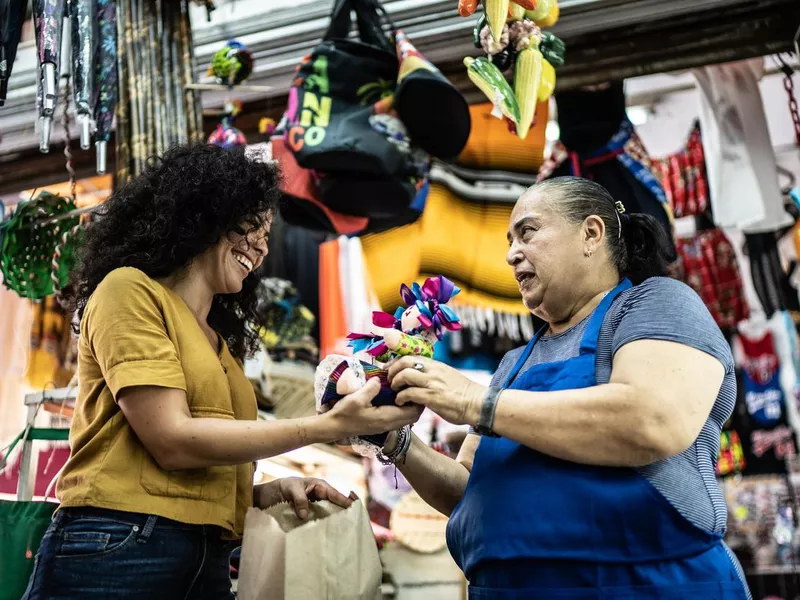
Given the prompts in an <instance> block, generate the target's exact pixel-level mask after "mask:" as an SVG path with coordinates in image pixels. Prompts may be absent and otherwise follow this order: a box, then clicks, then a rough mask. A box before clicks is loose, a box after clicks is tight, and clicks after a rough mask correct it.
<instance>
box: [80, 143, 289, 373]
mask: <svg viewBox="0 0 800 600" xmlns="http://www.w3.org/2000/svg"><path fill="white" fill-rule="evenodd" d="M279 178H280V175H279V173H278V170H277V167H276V166H274V164H273V163H270V164H265V163H264V162H257V161H254V160H251V159H250V158H248V157H247V156H246V155H245V151H244V149H242V148H238V149H234V150H223V149H222V148H218V147H216V146H210V145H205V144H197V145H192V146H178V147H175V148H172V149H170V150H169V151H167V152H166V153H165V154H164V155H163V156H161V157H155V158H152V159H150V160H149V161H148V163H147V165H146V167H145V169H144V171H143V172H142V174H141V175H139V176H137V177H135V178H133V179H132V180H131V181H129V182H128V183H126V184H125V185H124V186H122V187H121V188H120V189H119V190H118V191H117V192H115V193H114V194H113V195H112V196H111V198H109V200H108V201H107V202H106V203H105V204H104V205H103V207H102V208H101V209H100V210H99V211H98V213H97V218H96V220H95V221H94V222H93V223H92V224H91V225H89V226H88V227H87V228H86V230H85V235H84V242H83V244H82V245H81V249H80V252H79V259H78V266H77V268H76V269H75V271H74V272H73V273H72V277H71V281H70V285H69V286H68V289H67V290H65V292H66V293H65V300H66V301H67V302H68V304H69V305H70V307H71V308H72V309H73V310H76V311H77V313H78V318H79V319H82V318H83V313H84V310H85V308H86V303H87V301H88V300H89V297H90V296H91V295H92V293H93V292H94V291H95V289H96V288H97V286H98V285H99V284H100V282H101V281H102V280H103V278H104V277H105V276H106V275H108V274H109V273H110V272H111V271H113V270H114V269H117V268H119V267H135V268H137V269H139V270H140V271H143V272H144V273H146V274H147V275H148V276H150V277H153V278H158V277H166V276H169V275H171V274H173V273H174V272H175V271H177V270H179V269H181V268H184V267H186V266H188V265H189V264H190V263H191V262H192V260H194V259H195V258H196V257H197V256H199V255H200V254H202V253H203V252H205V251H206V250H208V249H209V248H210V247H212V246H213V245H215V244H216V243H217V242H219V241H220V239H222V237H223V236H225V235H229V234H231V233H233V232H236V233H239V234H242V233H245V232H244V231H243V230H242V226H243V225H246V226H249V227H252V228H254V229H258V228H260V227H262V226H263V225H264V221H265V219H267V218H271V216H272V215H274V214H275V213H276V210H277V206H278V201H279V198H280V191H279V185H278V184H279ZM257 287H258V279H257V277H256V275H255V274H254V273H251V274H250V275H249V276H248V277H247V278H246V279H245V280H244V285H243V288H242V291H241V292H239V293H238V294H229V295H218V296H216V297H215V298H214V302H213V304H212V307H211V312H210V313H209V316H208V324H209V325H210V326H211V327H212V328H213V329H214V330H216V331H217V332H218V333H219V334H220V335H221V336H222V338H223V339H224V340H225V341H226V342H227V344H228V347H229V349H230V351H231V354H232V355H233V356H235V357H237V358H239V359H241V360H243V359H244V358H245V357H247V356H248V355H251V354H252V353H253V352H255V350H256V349H257V346H258V334H257V331H256V328H254V327H253V324H256V325H260V323H259V318H258V315H257V313H256V304H257V297H256V288H257Z"/></svg>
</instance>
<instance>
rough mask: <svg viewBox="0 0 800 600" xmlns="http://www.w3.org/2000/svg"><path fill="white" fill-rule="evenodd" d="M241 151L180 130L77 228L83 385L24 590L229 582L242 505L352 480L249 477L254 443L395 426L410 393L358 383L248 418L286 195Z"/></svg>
mask: <svg viewBox="0 0 800 600" xmlns="http://www.w3.org/2000/svg"><path fill="white" fill-rule="evenodd" d="M277 178H278V174H277V172H276V169H275V167H274V166H273V165H271V164H264V163H263V162H257V161H254V160H251V159H250V158H248V157H247V156H246V154H245V152H244V151H242V150H234V151H224V150H221V149H219V148H216V147H213V146H193V147H181V148H176V149H173V150H171V151H169V152H168V153H166V154H165V155H164V156H163V157H161V158H160V159H154V160H152V161H151V162H150V164H148V166H147V168H146V169H145V171H144V172H143V173H142V174H141V175H140V176H138V177H136V178H135V179H133V180H132V181H130V182H129V183H127V184H126V185H124V186H123V187H122V188H121V189H120V190H119V191H117V192H116V193H115V194H114V195H113V196H112V197H111V198H110V199H109V200H108V202H107V203H106V204H105V205H104V206H103V208H102V210H101V211H100V213H99V216H98V218H97V220H96V221H95V222H94V223H92V224H91V225H90V226H89V227H87V229H86V238H85V244H84V246H83V249H82V255H81V261H80V264H79V267H78V269H77V270H76V272H75V274H74V277H73V280H72V282H71V288H70V289H71V292H70V293H71V301H72V303H73V304H74V307H75V308H76V310H77V314H78V317H79V319H80V335H79V359H78V373H79V379H80V388H79V392H78V399H77V402H76V406H75V416H74V419H73V423H72V428H71V432H70V445H71V449H72V453H71V456H70V459H69V461H68V462H67V464H66V466H65V468H64V470H63V472H62V474H61V476H60V479H59V484H58V494H59V497H60V499H61V507H60V508H59V510H58V511H57V513H56V515H55V517H54V519H53V522H52V524H51V526H50V528H49V529H48V531H47V533H46V535H45V536H44V539H43V540H42V544H41V548H40V550H39V554H38V556H37V558H36V566H35V569H34V573H33V575H32V576H31V582H30V585H29V589H28V591H27V592H26V596H25V597H26V598H28V599H30V600H33V599H40V598H47V599H50V600H52V599H55V598H63V599H69V600H72V599H81V600H87V599H92V598H111V597H114V598H116V597H124V598H148V599H151V598H169V599H178V598H209V599H211V598H213V599H219V598H233V595H232V593H231V582H230V576H229V559H230V553H231V550H232V549H233V547H234V542H235V540H237V539H238V538H239V537H240V536H241V534H242V528H243V525H244V515H245V512H246V510H247V508H248V507H249V506H251V505H252V504H255V505H257V506H268V505H271V504H275V503H277V502H281V501H287V502H291V503H292V504H293V505H294V508H295V510H296V512H297V515H298V516H299V517H300V518H305V517H307V513H308V502H309V501H314V500H316V499H322V498H325V499H329V500H331V501H333V502H336V503H337V504H340V505H345V506H346V505H348V504H349V502H350V501H351V500H350V499H348V498H346V497H344V496H343V495H341V494H340V493H338V492H337V491H335V490H334V489H333V488H331V487H330V486H328V485H327V484H326V483H325V482H323V481H320V480H317V479H301V478H298V479H283V480H278V481H274V482H271V483H267V484H264V485H260V486H256V487H255V488H254V487H253V461H256V460H258V459H261V458H266V457H270V456H275V455H277V454H281V453H284V452H287V451H289V450H292V449H295V448H298V447H301V446H304V445H307V444H311V443H316V442H331V441H334V440H337V439H341V438H347V437H350V436H354V435H359V434H369V433H378V432H382V431H389V430H392V429H396V428H398V427H401V426H403V425H405V424H407V423H410V422H413V421H414V420H416V418H417V417H418V416H419V411H418V410H417V409H415V408H397V407H381V408H375V407H373V406H372V405H371V399H372V398H373V397H374V396H375V394H376V393H377V391H378V389H377V388H378V386H377V385H376V386H374V387H373V386H372V385H370V386H367V387H365V388H364V389H362V390H361V391H360V392H358V393H356V394H353V395H351V396H349V397H347V398H345V399H343V400H342V401H341V402H339V403H338V404H337V405H336V407H335V408H334V409H333V410H331V411H330V412H328V413H326V414H325V415H320V416H315V417H309V418H300V419H288V420H279V421H271V422H265V421H257V420H256V416H257V411H256V400H255V394H254V391H253V388H252V386H251V384H250V383H249V381H248V380H247V378H246V377H245V374H244V371H243V369H242V361H243V360H244V358H245V357H246V356H247V355H248V354H249V353H251V352H252V351H254V350H255V348H256V345H257V335H256V333H255V331H256V327H257V326H258V325H259V323H258V318H257V315H256V312H255V306H256V296H255V289H256V285H257V280H256V278H255V276H254V275H253V272H254V271H255V270H256V269H257V268H258V267H259V265H260V264H261V263H262V261H263V259H264V257H265V256H266V254H267V238H268V235H269V229H270V222H271V219H272V216H273V214H274V212H275V210H276V203H277V199H278V197H279V192H278V186H277Z"/></svg>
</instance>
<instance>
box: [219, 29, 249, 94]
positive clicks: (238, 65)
mask: <svg viewBox="0 0 800 600" xmlns="http://www.w3.org/2000/svg"><path fill="white" fill-rule="evenodd" d="M252 72H253V55H252V54H251V53H250V51H249V50H248V49H247V48H246V47H245V46H244V44H242V43H240V42H237V41H236V40H231V41H230V42H228V44H227V45H226V46H225V47H224V48H221V49H219V50H217V52H216V53H215V54H214V57H213V58H212V59H211V66H210V67H209V69H208V74H209V75H213V76H214V77H216V78H217V81H218V82H219V83H220V84H222V85H229V86H234V85H239V84H240V83H242V82H243V81H244V80H245V79H247V78H248V77H249V76H250V74H251V73H252Z"/></svg>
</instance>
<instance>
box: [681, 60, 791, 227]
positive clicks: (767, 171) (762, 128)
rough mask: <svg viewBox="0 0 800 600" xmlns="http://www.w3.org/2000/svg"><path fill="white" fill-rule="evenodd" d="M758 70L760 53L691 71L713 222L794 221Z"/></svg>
mask: <svg viewBox="0 0 800 600" xmlns="http://www.w3.org/2000/svg"><path fill="white" fill-rule="evenodd" d="M762 72H763V59H761V58H757V59H752V60H747V61H741V62H735V63H728V64H723V65H711V66H707V67H702V68H699V69H695V70H694V71H693V73H694V76H695V78H696V79H697V83H698V85H699V88H700V126H701V129H702V131H703V145H704V149H705V159H706V169H707V172H708V184H709V190H710V195H711V206H712V210H713V213H714V221H715V222H716V223H717V225H718V226H720V227H739V228H742V229H743V230H744V231H745V232H746V233H764V232H767V231H775V230H777V229H780V228H782V227H786V226H789V225H791V224H792V219H791V217H790V216H789V215H788V214H787V213H786V211H785V210H784V208H783V199H782V195H781V191H780V186H779V184H778V172H777V168H776V162H775V152H774V150H773V148H772V142H771V140H770V137H769V129H768V128H767V118H766V115H765V114H764V104H763V102H762V99H761V91H760V90H759V87H758V80H759V79H760V77H761V74H762Z"/></svg>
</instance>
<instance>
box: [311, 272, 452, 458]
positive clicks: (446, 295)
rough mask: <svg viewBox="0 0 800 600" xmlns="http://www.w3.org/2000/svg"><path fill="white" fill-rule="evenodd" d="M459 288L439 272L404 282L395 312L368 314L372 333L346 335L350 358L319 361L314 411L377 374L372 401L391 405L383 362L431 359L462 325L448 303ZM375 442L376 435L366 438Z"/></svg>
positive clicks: (336, 356)
mask: <svg viewBox="0 0 800 600" xmlns="http://www.w3.org/2000/svg"><path fill="white" fill-rule="evenodd" d="M460 291H461V290H459V288H458V287H456V286H455V285H454V284H453V282H452V281H450V280H449V279H447V278H446V277H443V276H442V275H439V276H438V277H430V278H428V279H427V280H426V281H425V283H424V284H423V285H422V286H420V285H419V284H417V283H414V284H413V285H412V286H411V287H409V286H407V285H405V284H403V285H402V286H401V287H400V295H401V297H402V299H403V305H402V306H400V307H398V309H397V310H396V311H395V313H394V315H390V314H388V313H383V312H375V313H373V318H372V322H373V324H374V325H375V327H374V329H373V331H372V332H371V333H368V334H365V333H351V334H350V335H349V336H348V339H349V340H350V343H349V345H350V347H351V348H352V349H353V351H354V352H355V353H356V355H361V356H364V357H365V358H368V360H369V362H367V361H365V360H359V359H358V358H357V357H355V356H342V355H336V354H332V355H330V356H328V357H326V358H325V360H323V361H322V362H321V363H320V365H319V367H317V372H316V376H315V385H314V392H315V398H316V401H317V410H318V412H325V411H326V410H328V409H329V408H330V407H332V406H333V405H334V404H335V403H336V402H338V401H339V400H340V399H341V398H342V397H344V396H346V395H347V394H352V393H353V392H355V391H357V390H359V389H360V388H361V387H363V386H364V385H365V384H366V382H367V381H368V380H369V379H372V378H373V377H377V378H378V379H379V380H380V382H381V391H380V392H379V394H378V396H377V397H376V398H375V399H374V400H373V404H375V405H386V404H393V403H394V398H395V393H394V392H393V391H392V389H391V387H390V386H389V383H388V381H387V379H386V370H385V369H384V368H383V367H384V366H385V364H386V363H387V362H389V361H391V360H393V359H395V358H398V357H401V356H419V357H427V358H431V357H432V356H433V348H434V345H435V344H436V342H437V341H439V340H441V339H442V338H443V336H444V332H445V331H457V330H459V329H461V323H460V320H459V317H458V315H457V314H456V313H455V312H454V311H453V309H451V308H450V307H449V306H447V303H448V302H449V301H450V300H451V299H452V298H453V297H454V296H456V295H457V294H458V293H459V292H460ZM365 439H367V440H368V441H370V442H373V443H376V442H377V443H380V440H381V439H383V438H381V437H380V436H378V437H377V438H376V437H375V436H370V437H368V438H365Z"/></svg>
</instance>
